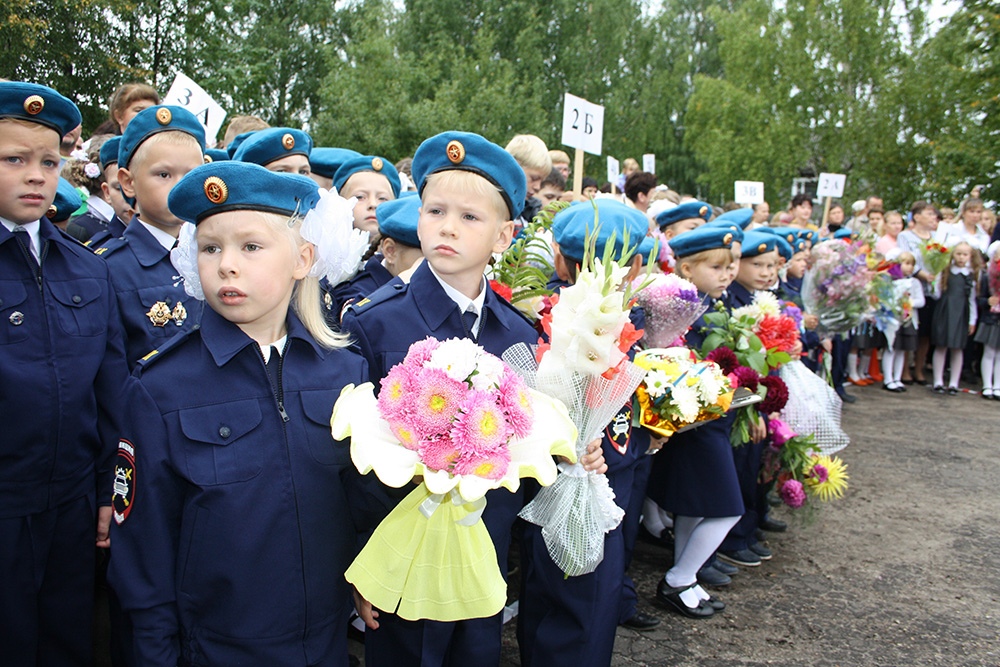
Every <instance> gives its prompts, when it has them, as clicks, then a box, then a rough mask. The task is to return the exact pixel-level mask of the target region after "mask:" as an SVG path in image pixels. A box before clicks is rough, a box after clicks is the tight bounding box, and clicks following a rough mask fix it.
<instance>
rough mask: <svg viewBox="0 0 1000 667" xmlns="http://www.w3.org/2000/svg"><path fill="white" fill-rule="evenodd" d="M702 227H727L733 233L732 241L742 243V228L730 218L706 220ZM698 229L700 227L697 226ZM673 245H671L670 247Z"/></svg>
mask: <svg viewBox="0 0 1000 667" xmlns="http://www.w3.org/2000/svg"><path fill="white" fill-rule="evenodd" d="M702 227H714V228H716V229H728V230H729V231H730V232H732V233H733V240H732V242H733V243H743V229H742V228H741V227H740V226H739V225H737V224H736V223H735V222H732V221H730V220H719V219H718V218H716V219H715V220H712V221H711V222H706V223H705V224H704V225H702ZM699 229H700V227H699ZM672 247H673V246H671V248H672Z"/></svg>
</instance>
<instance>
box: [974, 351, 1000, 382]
mask: <svg viewBox="0 0 1000 667" xmlns="http://www.w3.org/2000/svg"><path fill="white" fill-rule="evenodd" d="M998 360H1000V355H998V354H997V349H996V348H995V347H990V346H988V345H984V346H983V360H982V361H981V362H980V364H979V371H980V373H981V374H982V376H983V389H993V388H994V387H995V386H996V384H995V383H996V381H997V379H998V378H997V376H996V373H994V372H993V366H994V363H995V362H996V361H998Z"/></svg>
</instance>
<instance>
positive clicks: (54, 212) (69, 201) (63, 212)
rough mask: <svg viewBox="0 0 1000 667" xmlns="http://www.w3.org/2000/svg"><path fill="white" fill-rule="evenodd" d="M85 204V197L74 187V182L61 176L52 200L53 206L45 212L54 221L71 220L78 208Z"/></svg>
mask: <svg viewBox="0 0 1000 667" xmlns="http://www.w3.org/2000/svg"><path fill="white" fill-rule="evenodd" d="M81 206H83V199H81V198H80V192H79V191H78V190H77V189H76V188H75V187H73V184H72V183H70V182H69V181H67V180H66V179H65V178H62V177H60V178H59V185H58V186H57V187H56V198H55V199H54V200H53V201H52V206H49V210H48V211H46V212H45V217H46V218H48V219H49V220H51V221H52V222H53V223H56V222H63V221H64V220H69V217H70V216H71V215H73V212H74V211H76V209H78V208H80V207H81Z"/></svg>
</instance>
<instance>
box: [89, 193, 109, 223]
mask: <svg viewBox="0 0 1000 667" xmlns="http://www.w3.org/2000/svg"><path fill="white" fill-rule="evenodd" d="M87 208H88V209H90V212H91V213H93V214H94V215H96V216H97V217H98V218H100V219H101V220H103V221H104V222H110V221H111V216H113V215H114V214H115V210H114V209H113V208H111V204H109V203H108V202H106V201H104V200H103V199H101V198H100V197H98V196H97V195H91V196H90V197H88V198H87Z"/></svg>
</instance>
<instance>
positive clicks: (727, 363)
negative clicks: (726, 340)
mask: <svg viewBox="0 0 1000 667" xmlns="http://www.w3.org/2000/svg"><path fill="white" fill-rule="evenodd" d="M705 361H714V362H715V363H717V364H718V365H719V368H721V369H722V373H723V375H729V374H730V373H732V372H733V371H735V370H736V369H737V367H739V365H740V362H739V361H737V359H736V354H735V353H734V352H733V351H732V350H730V349H729V348H728V347H725V346H723V347H717V348H715V349H714V350H712V351H711V352H709V353H708V355H707V356H706V357H705Z"/></svg>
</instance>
